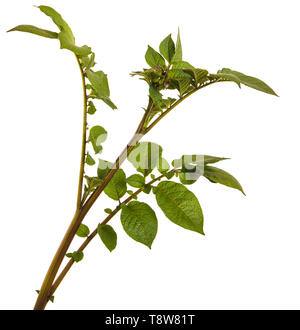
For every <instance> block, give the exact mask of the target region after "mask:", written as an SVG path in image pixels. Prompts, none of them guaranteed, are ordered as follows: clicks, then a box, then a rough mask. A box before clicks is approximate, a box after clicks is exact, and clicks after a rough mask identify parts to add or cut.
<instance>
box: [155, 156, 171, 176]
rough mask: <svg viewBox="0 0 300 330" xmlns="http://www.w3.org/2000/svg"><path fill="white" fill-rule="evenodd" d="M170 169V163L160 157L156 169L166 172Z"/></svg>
mask: <svg viewBox="0 0 300 330" xmlns="http://www.w3.org/2000/svg"><path fill="white" fill-rule="evenodd" d="M169 169H170V165H169V163H168V161H167V160H166V159H165V158H160V159H159V160H158V164H157V170H158V172H159V173H164V172H167V171H168V170H169Z"/></svg>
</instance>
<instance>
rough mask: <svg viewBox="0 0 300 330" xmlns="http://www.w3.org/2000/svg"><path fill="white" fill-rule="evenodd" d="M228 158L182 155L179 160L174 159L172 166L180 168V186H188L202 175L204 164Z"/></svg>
mask: <svg viewBox="0 0 300 330" xmlns="http://www.w3.org/2000/svg"><path fill="white" fill-rule="evenodd" d="M226 159H228V158H223V157H215V156H209V155H183V156H182V157H181V158H180V159H174V160H173V161H172V165H173V166H174V167H175V168H180V169H181V173H180V174H179V179H180V182H181V183H182V184H185V185H189V184H193V183H195V182H196V181H197V180H198V179H199V177H200V176H201V175H203V173H204V166H205V165H206V164H212V163H216V162H219V161H222V160H226Z"/></svg>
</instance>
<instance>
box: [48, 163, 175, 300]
mask: <svg viewBox="0 0 300 330" xmlns="http://www.w3.org/2000/svg"><path fill="white" fill-rule="evenodd" d="M175 171H176V169H172V170H171V171H169V172H168V173H172V172H175ZM163 177H164V175H163V174H162V175H160V176H158V177H156V178H154V179H153V180H151V181H149V182H148V183H147V185H152V184H153V183H155V182H156V181H159V180H161V179H162V178H163ZM142 191H143V188H140V189H138V190H136V191H135V192H134V193H133V194H132V195H130V196H129V197H127V198H126V199H125V200H124V201H123V202H122V203H120V205H118V207H116V208H115V209H114V210H113V211H112V212H111V213H110V214H109V215H108V216H107V217H106V218H105V219H104V220H103V221H102V222H101V225H105V224H107V223H108V222H109V220H111V219H112V218H113V217H114V216H115V215H116V214H117V213H118V212H119V211H120V210H121V206H122V205H126V204H128V203H129V202H130V201H131V200H132V199H134V197H135V196H137V195H139V194H140V193H141V192H142ZM96 235H97V228H96V229H95V230H94V231H93V232H92V233H91V234H90V235H89V236H88V237H87V238H86V239H85V241H84V242H83V243H82V245H81V246H80V247H79V249H77V251H83V250H84V249H85V248H86V247H87V246H88V244H89V243H90V242H91V240H92V239H93V238H94V237H95V236H96ZM73 264H74V259H73V258H71V259H70V260H69V262H68V263H67V264H66V266H65V267H64V269H63V270H62V271H61V273H60V275H59V276H58V277H57V278H56V280H55V282H54V283H53V285H52V287H51V290H50V293H49V295H48V297H51V296H53V294H54V293H55V291H56V289H57V288H58V286H59V285H60V283H61V282H62V280H63V279H64V278H65V276H66V275H67V273H68V272H69V270H70V269H71V267H72V265H73Z"/></svg>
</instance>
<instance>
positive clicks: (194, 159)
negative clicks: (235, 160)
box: [172, 155, 229, 168]
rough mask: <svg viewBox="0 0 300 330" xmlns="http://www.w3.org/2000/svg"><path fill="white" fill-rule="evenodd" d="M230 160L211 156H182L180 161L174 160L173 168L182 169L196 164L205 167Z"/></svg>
mask: <svg viewBox="0 0 300 330" xmlns="http://www.w3.org/2000/svg"><path fill="white" fill-rule="evenodd" d="M227 159H229V158H224V157H215V156H209V155H182V156H181V158H179V159H174V160H173V161H172V166H174V167H175V168H180V167H182V166H183V165H186V166H187V165H189V164H195V165H201V166H204V165H206V164H213V163H217V162H219V161H222V160H227Z"/></svg>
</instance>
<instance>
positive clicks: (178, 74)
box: [168, 69, 192, 81]
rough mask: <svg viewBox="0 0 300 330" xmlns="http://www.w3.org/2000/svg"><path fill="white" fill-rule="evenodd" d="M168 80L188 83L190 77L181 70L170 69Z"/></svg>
mask: <svg viewBox="0 0 300 330" xmlns="http://www.w3.org/2000/svg"><path fill="white" fill-rule="evenodd" d="M168 78H169V79H175V80H188V81H191V80H192V77H191V75H189V74H188V73H186V72H184V71H183V70H182V69H171V70H170V71H169V73H168Z"/></svg>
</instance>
